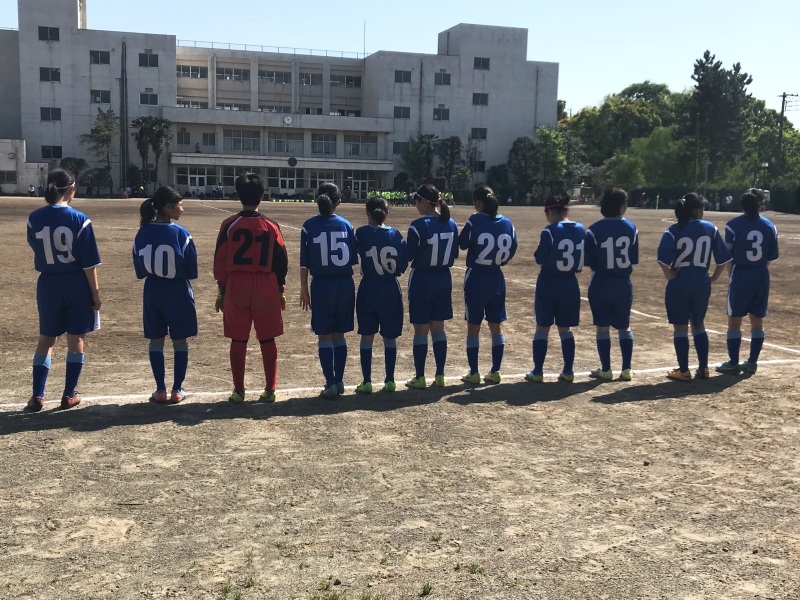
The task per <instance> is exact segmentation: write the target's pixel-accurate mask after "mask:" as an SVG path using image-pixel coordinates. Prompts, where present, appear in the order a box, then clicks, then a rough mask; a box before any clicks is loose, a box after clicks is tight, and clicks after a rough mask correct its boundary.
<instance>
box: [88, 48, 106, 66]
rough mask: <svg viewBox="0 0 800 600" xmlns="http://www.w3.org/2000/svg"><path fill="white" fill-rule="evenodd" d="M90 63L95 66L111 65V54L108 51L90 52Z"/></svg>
mask: <svg viewBox="0 0 800 600" xmlns="http://www.w3.org/2000/svg"><path fill="white" fill-rule="evenodd" d="M89 63H90V64H93V65H110V64H111V52H109V51H108V50H89Z"/></svg>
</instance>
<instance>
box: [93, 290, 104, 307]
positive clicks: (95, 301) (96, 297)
mask: <svg viewBox="0 0 800 600" xmlns="http://www.w3.org/2000/svg"><path fill="white" fill-rule="evenodd" d="M101 304H102V302H101V301H100V292H93V293H92V310H100V305H101Z"/></svg>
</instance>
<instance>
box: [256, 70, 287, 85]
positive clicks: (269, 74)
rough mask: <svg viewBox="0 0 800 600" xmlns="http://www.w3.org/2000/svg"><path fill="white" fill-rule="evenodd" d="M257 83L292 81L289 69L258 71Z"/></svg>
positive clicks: (283, 83) (284, 82)
mask: <svg viewBox="0 0 800 600" xmlns="http://www.w3.org/2000/svg"><path fill="white" fill-rule="evenodd" d="M258 82H259V83H275V84H282V85H285V84H287V83H292V73H291V72H290V71H261V70H259V71H258Z"/></svg>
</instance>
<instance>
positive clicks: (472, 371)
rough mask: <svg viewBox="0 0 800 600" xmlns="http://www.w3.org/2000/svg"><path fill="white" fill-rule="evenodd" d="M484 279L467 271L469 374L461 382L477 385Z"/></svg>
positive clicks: (466, 305) (466, 306)
mask: <svg viewBox="0 0 800 600" xmlns="http://www.w3.org/2000/svg"><path fill="white" fill-rule="evenodd" d="M479 279H483V278H481V277H480V275H479V274H478V273H477V272H475V271H474V270H472V269H468V270H467V274H466V275H465V276H464V320H466V322H467V341H466V352H467V364H468V365H469V372H468V373H467V374H466V375H464V376H462V377H461V381H463V382H464V383H469V384H473V385H477V384H479V383H480V382H481V376H480V372H479V370H478V355H479V353H480V333H481V323H483V317H484V308H485V300H484V298H483V296H484V294H483V293H482V291H483V289H482V288H484V287H485V285H483V284H484V282H483V281H479Z"/></svg>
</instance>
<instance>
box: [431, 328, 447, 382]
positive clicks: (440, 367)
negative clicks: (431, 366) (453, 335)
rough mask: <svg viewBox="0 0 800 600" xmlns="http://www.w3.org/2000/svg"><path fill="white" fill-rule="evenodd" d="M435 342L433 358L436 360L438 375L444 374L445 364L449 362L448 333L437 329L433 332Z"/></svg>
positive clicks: (432, 339) (432, 337) (432, 338)
mask: <svg viewBox="0 0 800 600" xmlns="http://www.w3.org/2000/svg"><path fill="white" fill-rule="evenodd" d="M431 341H432V342H433V360H434V361H435V362H436V376H437V377H438V376H439V375H444V364H445V363H446V362H447V334H446V333H445V332H444V331H437V332H436V333H432V334H431Z"/></svg>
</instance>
